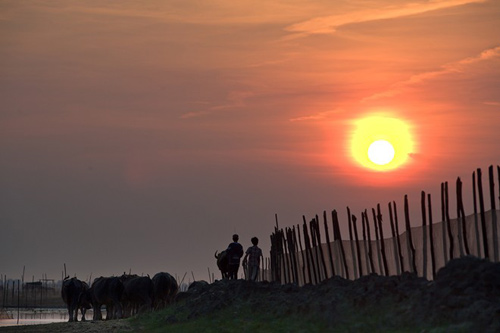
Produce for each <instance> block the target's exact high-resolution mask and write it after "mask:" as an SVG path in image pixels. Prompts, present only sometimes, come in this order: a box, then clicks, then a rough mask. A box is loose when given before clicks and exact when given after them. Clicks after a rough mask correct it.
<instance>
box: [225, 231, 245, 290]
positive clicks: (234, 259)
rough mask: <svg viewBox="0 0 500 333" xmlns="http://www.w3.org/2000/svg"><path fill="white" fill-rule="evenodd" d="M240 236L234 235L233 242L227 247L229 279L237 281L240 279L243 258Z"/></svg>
mask: <svg viewBox="0 0 500 333" xmlns="http://www.w3.org/2000/svg"><path fill="white" fill-rule="evenodd" d="M238 239H239V237H238V235H236V234H234V235H233V242H232V243H231V244H229V246H228V247H227V250H226V253H227V259H228V261H229V263H228V273H229V279H233V280H236V279H237V278H238V269H239V268H240V258H241V257H242V256H243V246H241V244H240V243H238Z"/></svg>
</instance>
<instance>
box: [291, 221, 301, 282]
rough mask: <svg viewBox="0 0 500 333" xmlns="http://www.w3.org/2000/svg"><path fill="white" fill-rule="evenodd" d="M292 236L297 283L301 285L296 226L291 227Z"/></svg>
mask: <svg viewBox="0 0 500 333" xmlns="http://www.w3.org/2000/svg"><path fill="white" fill-rule="evenodd" d="M291 236H292V240H293V246H294V248H293V252H294V262H295V266H294V268H295V280H296V281H297V285H300V279H299V259H298V253H299V247H298V245H297V234H296V233H295V226H292V229H291Z"/></svg>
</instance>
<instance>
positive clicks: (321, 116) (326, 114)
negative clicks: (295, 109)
mask: <svg viewBox="0 0 500 333" xmlns="http://www.w3.org/2000/svg"><path fill="white" fill-rule="evenodd" d="M337 112H338V110H330V111H323V112H318V113H315V114H311V115H307V116H302V117H296V118H291V119H289V120H290V121H306V120H321V119H326V118H328V117H329V116H330V115H331V114H334V113H337Z"/></svg>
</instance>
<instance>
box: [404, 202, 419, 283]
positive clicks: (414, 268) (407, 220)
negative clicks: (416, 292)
mask: <svg viewBox="0 0 500 333" xmlns="http://www.w3.org/2000/svg"><path fill="white" fill-rule="evenodd" d="M405 223H406V237H407V239H408V246H409V255H410V264H411V268H412V273H415V274H417V275H418V271H417V265H416V262H415V246H414V245H413V239H412V236H411V225H410V212H409V206H408V195H405Z"/></svg>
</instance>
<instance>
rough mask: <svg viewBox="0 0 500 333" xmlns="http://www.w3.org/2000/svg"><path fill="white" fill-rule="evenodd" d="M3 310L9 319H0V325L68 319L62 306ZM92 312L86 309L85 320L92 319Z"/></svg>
mask: <svg viewBox="0 0 500 333" xmlns="http://www.w3.org/2000/svg"><path fill="white" fill-rule="evenodd" d="M3 311H4V313H7V314H8V316H9V319H0V327H5V326H16V325H38V324H50V323H57V322H66V321H68V311H67V310H66V309H64V308H35V309H19V312H18V309H17V308H5V309H3ZM102 312H103V318H105V313H106V311H105V310H104V309H103V311H102ZM18 314H19V319H18ZM93 314H94V313H93V311H92V310H87V313H86V314H85V318H86V319H87V320H92V316H93ZM78 320H81V314H80V312H78Z"/></svg>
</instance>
